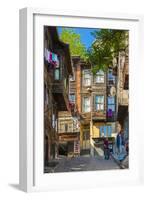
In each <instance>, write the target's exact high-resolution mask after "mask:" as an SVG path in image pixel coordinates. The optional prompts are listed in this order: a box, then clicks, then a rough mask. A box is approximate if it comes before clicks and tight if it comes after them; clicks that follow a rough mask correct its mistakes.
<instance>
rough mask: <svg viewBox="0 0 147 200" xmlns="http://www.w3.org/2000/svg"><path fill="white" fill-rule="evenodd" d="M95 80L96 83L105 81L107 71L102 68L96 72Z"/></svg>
mask: <svg viewBox="0 0 147 200" xmlns="http://www.w3.org/2000/svg"><path fill="white" fill-rule="evenodd" d="M94 82H95V84H98V83H105V73H104V72H103V71H102V70H100V71H98V72H97V73H96V74H95V77H94Z"/></svg>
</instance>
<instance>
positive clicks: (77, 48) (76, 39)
mask: <svg viewBox="0 0 147 200" xmlns="http://www.w3.org/2000/svg"><path fill="white" fill-rule="evenodd" d="M60 39H61V40H62V41H63V42H65V43H67V44H69V48H70V52H71V55H72V56H80V57H81V58H82V59H84V60H86V59H87V51H86V47H85V46H84V44H82V42H81V37H80V34H77V33H75V31H74V29H71V28H70V29H69V28H63V29H62V32H61V35H60Z"/></svg>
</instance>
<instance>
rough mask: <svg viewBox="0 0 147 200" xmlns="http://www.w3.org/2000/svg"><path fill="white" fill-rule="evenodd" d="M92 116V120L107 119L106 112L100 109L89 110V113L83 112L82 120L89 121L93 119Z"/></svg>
mask: <svg viewBox="0 0 147 200" xmlns="http://www.w3.org/2000/svg"><path fill="white" fill-rule="evenodd" d="M91 117H92V120H93V121H105V120H106V112H105V111H99V112H96V111H95V112H92V114H91V112H87V113H84V112H83V113H81V118H82V121H83V123H86V122H87V123H88V122H89V121H90V120H91Z"/></svg>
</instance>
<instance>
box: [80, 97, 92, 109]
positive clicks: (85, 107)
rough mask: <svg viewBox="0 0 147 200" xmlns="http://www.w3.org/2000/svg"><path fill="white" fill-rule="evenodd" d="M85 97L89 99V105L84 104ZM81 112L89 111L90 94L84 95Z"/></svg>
mask: <svg viewBox="0 0 147 200" xmlns="http://www.w3.org/2000/svg"><path fill="white" fill-rule="evenodd" d="M85 99H88V100H89V105H85ZM82 104H83V105H82V106H83V112H90V111H91V98H90V96H84V97H83V101H82Z"/></svg>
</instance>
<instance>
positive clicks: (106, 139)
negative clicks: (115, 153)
mask: <svg viewBox="0 0 147 200" xmlns="http://www.w3.org/2000/svg"><path fill="white" fill-rule="evenodd" d="M104 156H105V160H109V156H110V152H109V141H108V138H107V137H106V138H104Z"/></svg>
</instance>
